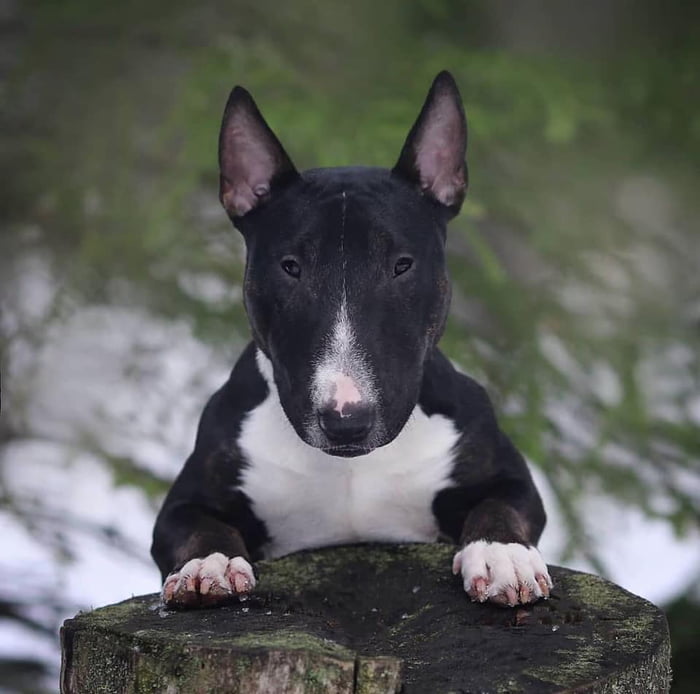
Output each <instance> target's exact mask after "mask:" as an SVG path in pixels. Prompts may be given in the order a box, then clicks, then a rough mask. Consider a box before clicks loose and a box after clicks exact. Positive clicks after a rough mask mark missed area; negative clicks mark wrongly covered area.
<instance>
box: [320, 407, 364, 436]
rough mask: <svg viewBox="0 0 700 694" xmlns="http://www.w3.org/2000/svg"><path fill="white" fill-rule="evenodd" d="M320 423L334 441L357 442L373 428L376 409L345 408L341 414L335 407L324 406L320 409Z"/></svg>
mask: <svg viewBox="0 0 700 694" xmlns="http://www.w3.org/2000/svg"><path fill="white" fill-rule="evenodd" d="M318 424H319V426H320V427H321V431H323V433H324V434H325V435H326V436H327V437H328V439H329V440H330V441H332V442H333V443H340V444H343V443H357V442H359V441H362V440H363V439H365V438H366V437H367V434H369V432H370V430H371V429H372V425H373V424H374V411H373V410H372V409H371V408H368V407H362V408H359V407H354V408H345V409H344V410H343V414H342V415H341V414H340V413H338V411H337V410H335V409H333V408H324V409H322V410H319V411H318Z"/></svg>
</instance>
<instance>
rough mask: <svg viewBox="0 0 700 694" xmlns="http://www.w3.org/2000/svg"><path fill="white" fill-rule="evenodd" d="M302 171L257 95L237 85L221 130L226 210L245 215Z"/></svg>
mask: <svg viewBox="0 0 700 694" xmlns="http://www.w3.org/2000/svg"><path fill="white" fill-rule="evenodd" d="M298 175H299V174H298V173H297V170H296V169H295V168H294V164H292V160H291V159H290V158H289V156H288V155H287V153H286V152H285V151H284V147H282V144H281V142H280V141H279V140H278V139H277V136H276V135H275V133H273V132H272V130H271V129H270V126H269V125H268V124H267V123H266V122H265V119H264V118H263V117H262V115H261V113H260V111H258V107H257V106H256V105H255V101H253V97H252V96H251V95H250V94H249V93H248V92H247V91H246V90H245V89H243V87H235V88H234V89H233V91H232V92H231V95H230V96H229V98H228V102H227V103H226V109H225V110H224V117H223V120H222V122H221V133H220V134H219V199H220V200H221V204H222V205H223V206H224V209H225V210H226V212H228V214H229V216H230V217H231V218H234V217H242V216H243V215H244V214H246V213H247V212H250V211H251V210H252V209H253V208H255V207H257V206H258V205H259V204H260V203H261V202H263V201H264V200H266V199H267V198H268V197H269V196H270V194H271V193H272V192H273V191H274V188H275V187H276V186H279V185H281V184H283V183H286V182H288V181H290V180H292V179H294V178H296V177H297V176H298Z"/></svg>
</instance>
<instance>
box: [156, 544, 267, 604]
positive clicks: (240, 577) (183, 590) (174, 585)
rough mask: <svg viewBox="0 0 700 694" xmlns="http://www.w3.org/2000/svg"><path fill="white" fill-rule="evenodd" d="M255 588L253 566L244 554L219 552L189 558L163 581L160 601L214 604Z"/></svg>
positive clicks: (167, 602)
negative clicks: (230, 556)
mask: <svg viewBox="0 0 700 694" xmlns="http://www.w3.org/2000/svg"><path fill="white" fill-rule="evenodd" d="M253 588H255V576H254V574H253V567H252V566H251V565H250V564H249V563H248V562H247V561H246V560H245V559H244V558H243V557H233V558H232V559H229V558H228V557H226V556H224V555H223V554H221V553H220V552H215V553H214V554H210V555H209V556H207V557H204V559H190V561H188V562H187V563H186V564H185V565H184V566H183V567H182V568H181V569H180V570H179V571H174V572H173V573H171V574H170V575H169V576H168V577H167V578H166V579H165V583H164V584H163V602H165V604H166V605H173V606H178V607H200V606H207V605H215V604H217V603H220V602H224V601H226V600H227V599H230V598H232V597H233V596H235V595H242V594H245V593H248V592H250V591H251V590H253Z"/></svg>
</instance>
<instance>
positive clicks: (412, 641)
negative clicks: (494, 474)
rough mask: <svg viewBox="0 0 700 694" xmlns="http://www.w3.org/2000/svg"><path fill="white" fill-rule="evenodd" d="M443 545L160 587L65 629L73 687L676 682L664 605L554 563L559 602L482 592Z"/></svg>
mask: <svg viewBox="0 0 700 694" xmlns="http://www.w3.org/2000/svg"><path fill="white" fill-rule="evenodd" d="M453 552H454V548H453V547H451V546H447V545H355V546H349V547H335V548H327V549H322V550H317V551H313V552H302V553H299V554H295V555H292V556H289V557H285V558H283V559H278V560H275V561H266V562H261V563H260V564H259V567H258V568H259V574H260V578H259V582H258V586H257V588H256V590H255V592H254V594H253V595H252V596H251V597H250V598H249V599H248V600H245V601H241V602H239V601H236V602H234V603H232V604H230V605H227V606H225V607H219V608H213V609H201V610H194V611H186V612H184V611H183V612H179V611H171V610H166V609H165V608H164V607H163V606H162V605H161V603H160V600H159V596H158V595H146V596H142V597H137V598H132V599H131V600H126V601H124V602H121V603H118V604H116V605H110V606H108V607H103V608H100V609H97V610H94V611H92V612H86V613H82V614H79V615H78V616H76V617H75V618H73V619H68V620H66V622H65V623H64V625H63V628H62V629H61V640H62V648H63V665H62V672H61V691H62V692H64V694H77V693H80V694H98V693H100V692H115V693H116V692H120V693H122V692H129V693H131V692H133V693H137V692H138V693H139V694H141V693H144V694H145V693H146V692H148V693H155V692H163V693H164V694H166V693H167V694H174V693H176V692H183V693H187V694H191V693H200V692H201V693H203V694H204V693H207V694H209V693H221V694H223V693H224V692H242V693H244V694H248V693H252V692H260V693H264V694H268V693H269V694H278V693H287V692H294V693H306V692H323V693H328V692H330V693H336V692H337V693H340V692H361V693H362V694H372V693H379V692H398V691H401V692H404V693H405V694H410V693H411V692H430V693H431V694H439V693H442V692H538V693H541V692H569V691H576V692H606V693H607V692H610V693H612V692H615V693H625V692H630V693H634V694H638V693H639V692H664V691H668V688H669V683H670V666H669V661H670V645H669V636H668V628H667V624H666V619H665V617H664V615H663V613H662V612H661V611H660V610H659V609H658V608H656V607H655V606H654V605H652V604H650V603H649V602H647V601H645V600H643V599H641V598H639V597H637V596H635V595H632V594H631V593H628V592H627V591H625V590H623V589H622V588H620V587H618V586H616V585H614V584H612V583H609V582H608V581H605V580H603V579H601V578H598V577H596V576H591V575H589V574H583V573H579V572H576V571H570V570H567V569H562V568H557V567H551V572H552V578H553V580H554V584H555V586H554V590H553V593H552V597H551V598H550V599H549V600H547V601H540V602H538V603H537V604H535V605H534V606H531V607H527V608H523V607H520V608H502V607H496V606H492V605H488V604H475V603H471V602H470V601H469V599H468V598H467V596H466V594H465V593H464V591H463V589H462V585H461V582H460V580H459V579H458V578H457V577H454V576H452V574H451V572H450V566H451V560H452V555H453Z"/></svg>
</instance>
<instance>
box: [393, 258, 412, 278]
mask: <svg viewBox="0 0 700 694" xmlns="http://www.w3.org/2000/svg"><path fill="white" fill-rule="evenodd" d="M412 265H413V258H406V257H403V258H399V259H398V260H397V261H396V265H394V277H398V276H399V275H403V273H404V272H406V271H407V270H410V269H411V266H412Z"/></svg>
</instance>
